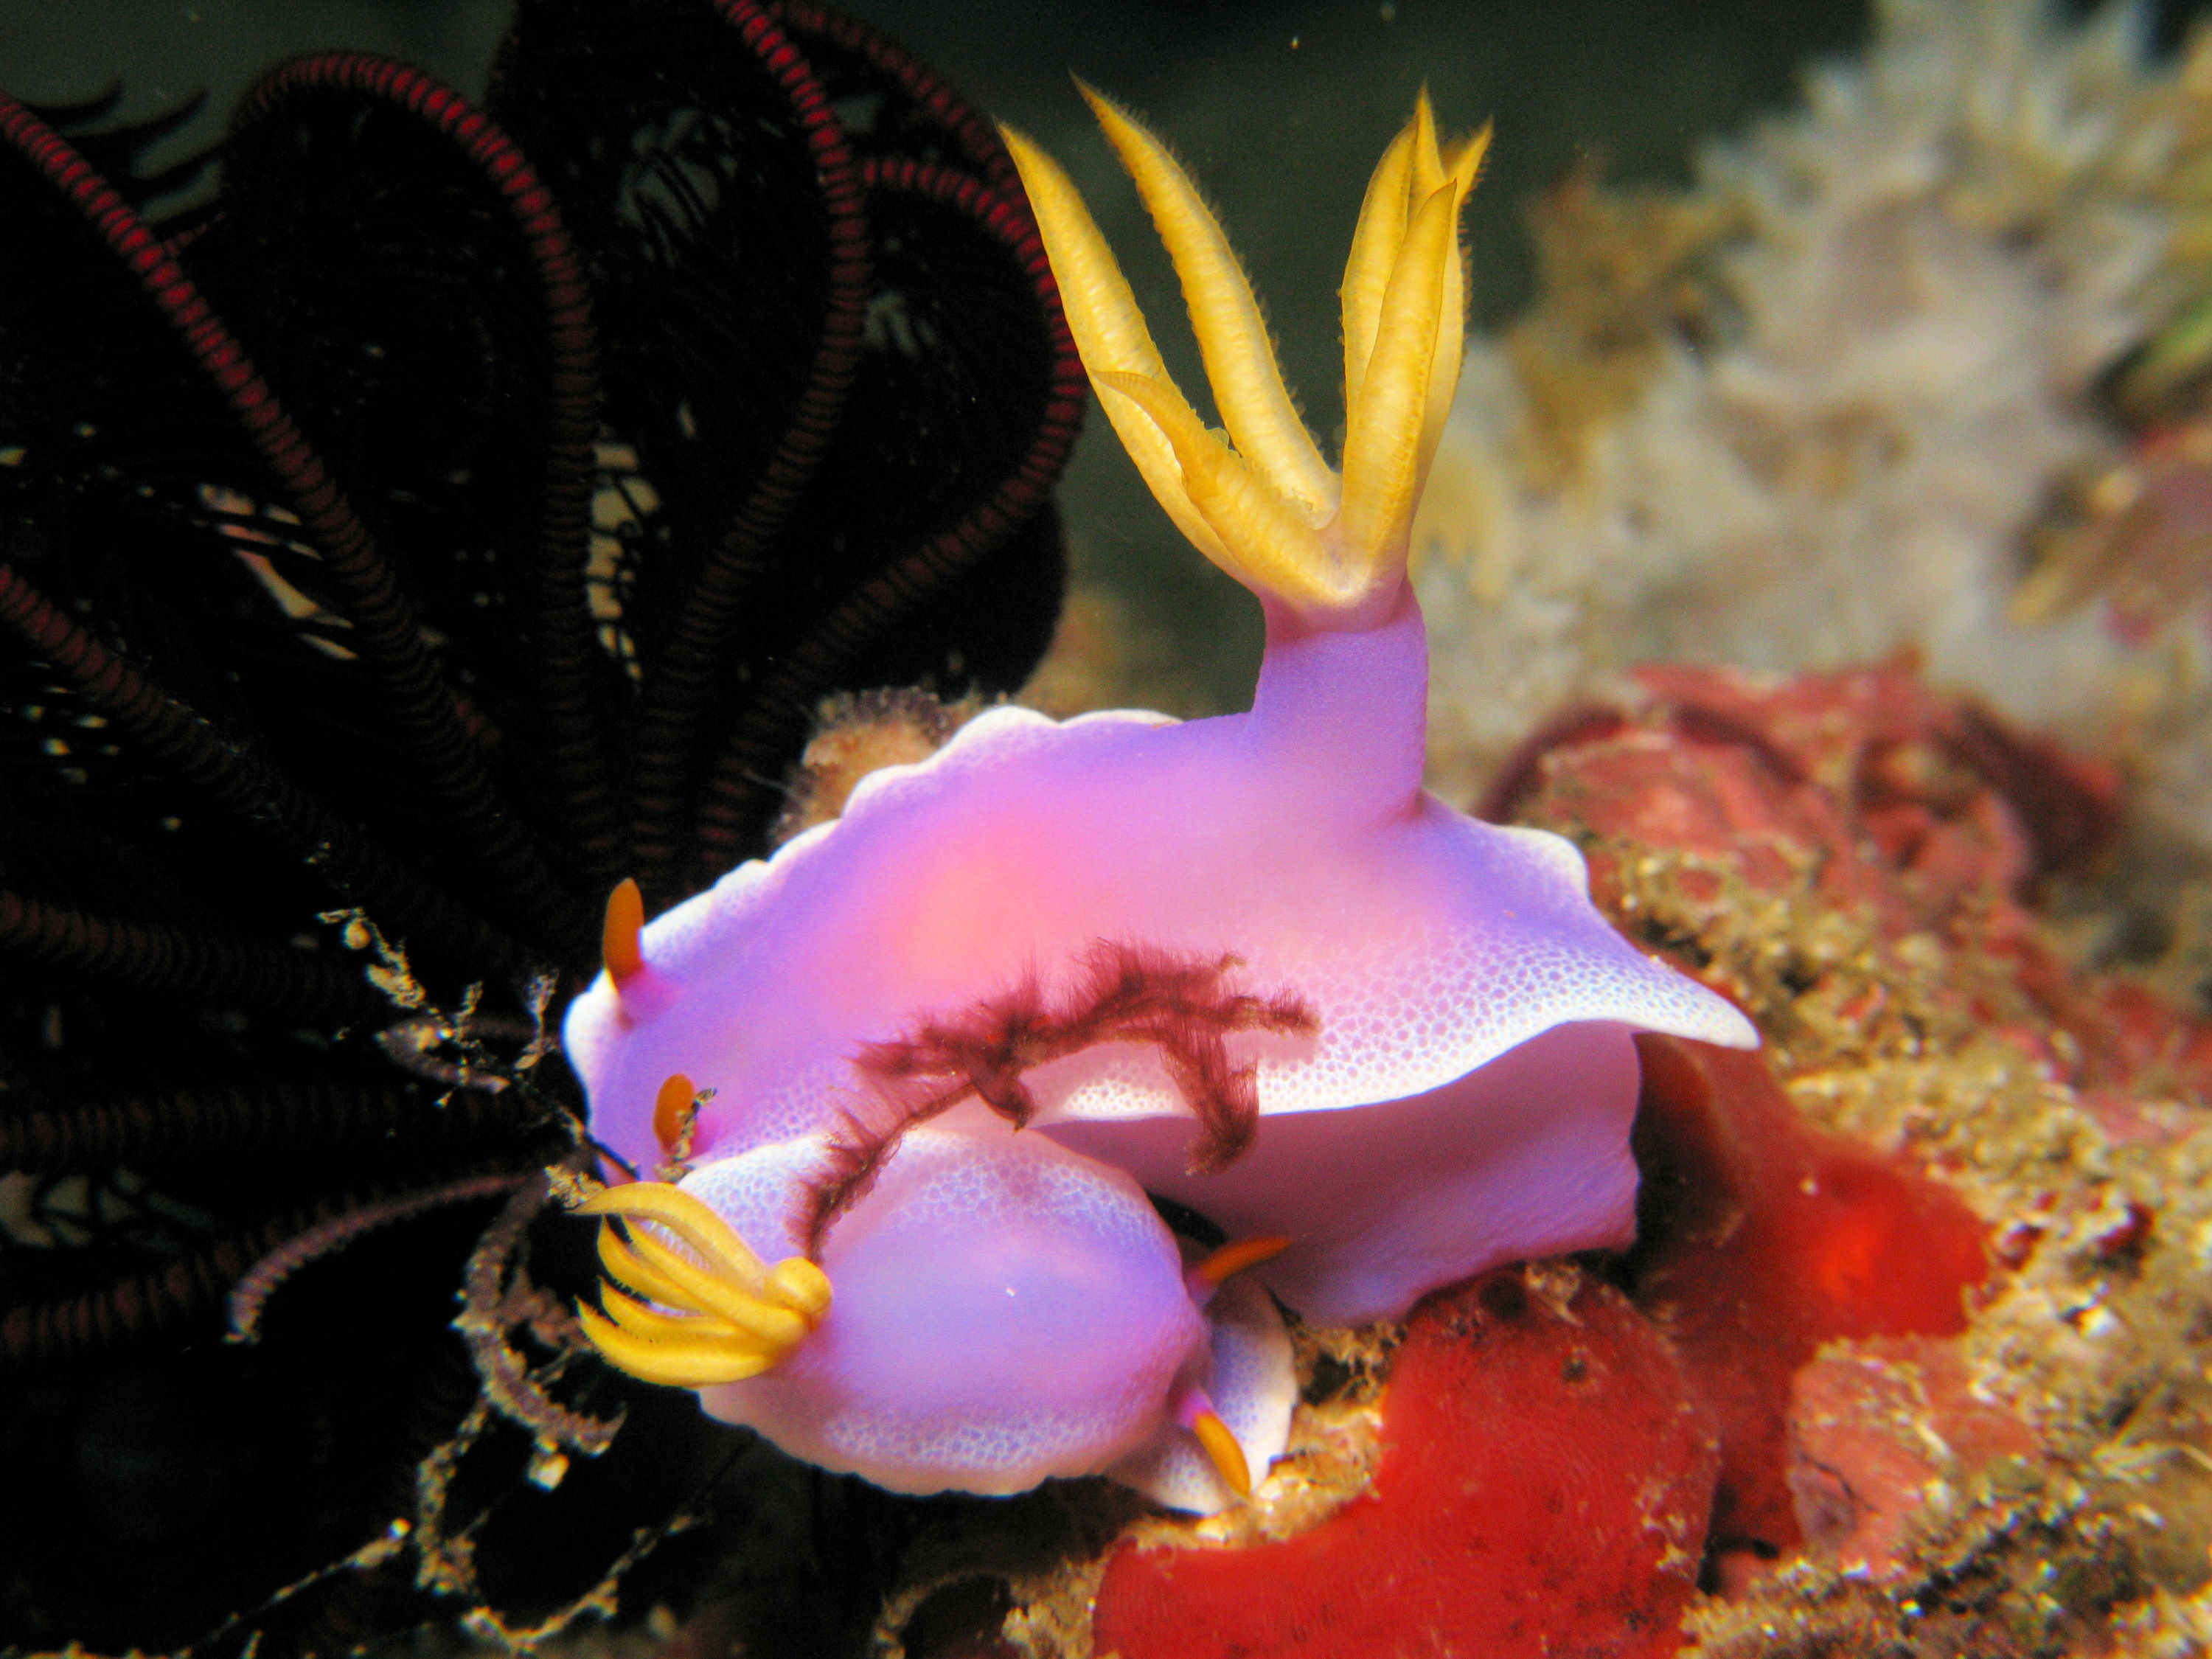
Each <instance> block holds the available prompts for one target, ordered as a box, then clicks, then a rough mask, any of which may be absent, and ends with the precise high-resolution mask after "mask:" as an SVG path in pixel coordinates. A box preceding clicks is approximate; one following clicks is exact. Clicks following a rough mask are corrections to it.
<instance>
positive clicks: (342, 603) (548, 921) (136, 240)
mask: <svg viewBox="0 0 2212 1659" xmlns="http://www.w3.org/2000/svg"><path fill="white" fill-rule="evenodd" d="M0 143H5V144H7V145H8V146H9V147H10V148H11V149H15V151H16V152H17V153H18V154H19V155H21V156H22V157H23V158H24V159H25V160H26V161H28V162H29V163H30V164H31V165H32V167H34V168H35V169H36V170H37V172H38V173H39V174H40V177H41V178H42V179H45V180H46V183H47V184H48V185H50V186H51V187H52V189H54V190H55V191H57V192H58V193H59V194H60V195H61V196H62V197H64V199H65V200H66V201H67V202H68V203H69V204H70V206H71V207H72V208H74V209H75V210H76V212H77V213H79V214H80V215H81V216H82V217H83V218H84V220H85V221H86V222H87V223H88V225H89V226H90V227H91V228H92V229H93V231H94V233H95V234H97V235H98V236H99V237H100V240H101V241H103V242H104V243H106V246H107V248H108V251H109V252H112V254H113V255H114V256H115V257H116V258H118V259H119V260H121V261H122V262H123V264H124V265H125V268H126V269H127V270H129V271H130V272H131V276H132V277H133V278H134V279H135V280H136V282H137V284H138V286H139V289H140V290H141V291H142V292H143V294H144V295H146V297H147V299H148V300H149V301H150V302H151V303H152V304H153V306H154V307H155V310H156V311H158V312H159V313H160V314H161V317H162V319H163V320H164V321H166V322H167V324H168V325H169V327H170V329H171V330H172V331H173V332H174V333H175V334H176V336H177V337H178V339H179V341H180V342H181V343H182V344H183V346H184V348H185V352H186V353H187V355H188V356H190V357H191V361H192V362H193V363H194V364H195V365H197V368H199V370H200V372H201V373H203V374H205V375H206V376H207V378H208V379H209V380H210V381H212V382H213V383H214V385H215V386H216V390H217V391H218V392H221V393H222V398H223V399H224V401H225V402H226V403H227V404H228V405H229V407H230V410H231V413H232V414H233V416H235V417H236V419H237V421H238V422H239V424H240V428H242V429H243V430H244V432H245V433H246V436H247V438H248V439H249V440H250V441H251V442H252V445H253V447H254V448H255V450H256V451H257V452H258V454H259V455H260V457H261V459H262V460H263V462H264V464H265V465H267V466H268V467H269V469H270V472H271V473H272V475H274V477H276V481H277V483H278V484H279V485H280V487H281V488H282V489H283V492H284V495H285V497H286V500H287V502H288V504H289V507H291V509H292V510H293V511H294V512H295V513H297V514H298V515H299V517H300V520H301V529H302V531H303V532H304V533H305V535H306V537H307V539H308V540H309V541H311V542H312V543H313V544H314V546H315V549H316V550H317V551H318V552H319V554H320V555H321V556H322V560H323V565H324V568H325V571H326V572H327V573H328V574H329V575H330V578H331V585H332V588H333V591H334V592H335V593H336V595H337V599H338V604H339V607H340V609H341V610H343V612H344V613H345V615H346V617H347V619H348V620H349V621H350V622H351V623H352V624H353V632H352V633H351V634H350V635H349V636H348V644H349V647H352V648H353V649H354V650H355V651H356V653H358V654H359V655H360V656H361V657H362V659H363V660H364V661H366V662H368V663H369V664H371V665H373V666H374V670H375V671H376V673H377V675H378V677H379V678H380V680H381V682H382V683H383V686H384V689H385V692H386V696H387V697H388V698H389V699H390V715H391V720H392V724H393V725H394V726H396V727H397V728H398V730H399V731H401V732H404V734H405V736H406V738H407V740H408V744H409V747H410V749H411V750H413V751H414V755H415V757H416V762H417V763H418V765H419V766H420V769H421V776H422V781H423V782H424V783H425V784H426V785H427V786H428V789H429V791H430V792H431V793H433V794H434V795H435V796H436V797H437V798H438V799H440V800H441V802H442V803H443V805H445V806H446V808H447V811H448V812H449V813H450V815H451V817H452V819H453V823H454V827H455V829H456V832H457V833H456V835H455V836H454V840H455V841H456V842H457V843H458V844H459V845H462V846H465V847H467V848H470V849H471V851H472V852H473V853H474V854H476V863H477V867H478V869H479V870H480V871H481V872H483V874H484V875H485V876H486V877H488V878H489V879H490V881H491V882H493V883H494V884H496V886H497V887H498V889H499V890H500V896H501V898H502V899H503V900H504V901H505V902H506V906H507V907H508V908H513V910H514V911H515V912H516V913H517V914H518V915H520V916H522V917H526V918H527V919H528V920H529V921H530V922H531V924H532V926H533V927H535V928H537V929H539V930H541V931H542V932H543V933H544V934H545V935H546V936H547V937H548V938H549V939H554V940H558V941H560V942H561V943H562V945H568V944H569V943H570V942H571V941H572V940H574V939H577V938H579V937H587V936H588V934H587V932H586V933H581V934H580V932H579V927H580V912H579V911H578V909H577V906H576V903H575V901H574V896H573V895H571V894H570V893H568V890H566V888H565V887H564V886H563V884H562V883H561V881H560V880H559V878H557V877H556V875H555V874H554V872H553V870H552V868H551V866H550V865H548V864H547V863H546V861H545V860H544V855H543V854H541V853H540V852H539V851H538V848H537V847H536V845H535V844H534V843H533V842H532V840H531V838H530V836H529V834H528V832H527V831H526V829H524V827H523V826H522V824H521V823H519V822H518V821H517V820H516V819H515V818H514V817H513V815H512V814H511V813H509V812H508V811H506V810H505V808H504V807H503V806H502V805H501V802H500V799H499V797H498V793H497V792H496V790H495V788H494V787H493V785H492V782H491V780H490V778H489V775H487V774H486V772H485V770H484V768H483V757H482V756H481V754H480V753H479V752H478V751H477V745H476V743H475V741H474V740H473V739H472V738H471V737H470V736H469V734H468V733H467V732H466V731H465V729H464V728H463V727H462V725H461V722H460V718H459V712H458V704H457V700H456V698H455V696H454V694H453V688H452V687H451V686H450V685H448V684H447V683H446V681H445V678H444V676H443V675H441V673H440V672H439V670H438V666H437V665H436V663H435V661H433V660H432V659H431V656H430V653H429V651H428V647H426V646H425V644H424V642H423V639H422V626H421V623H419V621H418V620H417V619H416V614H415V607H414V606H413V605H411V604H410V602H409V600H408V599H407V596H406V595H405V594H404V592H401V591H400V588H399V585H398V579H397V578H396V577H395V575H394V574H393V572H392V566H391V563H390V562H389V561H387V560H386V558H385V557H384V556H383V555H382V554H381V553H380V551H379V550H378V549H377V546H376V544H375V542H374V539H373V538H371V537H370V535H369V533H368V527H367V526H365V525H363V524H362V521H361V519H360V516H359V515H358V514H357V513H355V511H354V509H353V507H352V504H351V503H350V502H349V501H347V499H346V496H345V494H344V492H343V490H342V489H339V487H338V484H337V480H336V479H334V478H333V477H331V473H330V470H329V469H328V468H327V467H326V466H325V465H324V464H323V460H322V458H321V457H320V456H319V455H318V454H316V453H315V452H314V450H313V447H311V446H310V445H309V444H308V442H307V438H306V436H305V435H303V434H302V433H301V430H300V428H299V427H298V425H297V424H296V423H295V422H294V421H293V419H292V416H291V415H290V414H289V412H288V411H287V410H286V409H285V408H284V405H283V404H282V403H281V402H279V401H278V399H277V398H276V393H275V392H273V391H272V390H271V389H270V386H269V383H268V382H267V381H266V380H263V379H262V378H261V374H260V372H259V371H258V369H257V368H255V367H254V366H253V363H252V360H251V359H250V358H248V357H247V356H246V352H245V350H244V349H243V348H242V347H241V346H240V344H239V343H238V339H237V337H236V336H234V334H232V333H231V331H230V330H229V329H228V327H227V326H225V325H224V323H223V321H222V319H221V318H220V317H218V316H216V313H215V311H214V308H213V307H210V305H209V304H208V302H207V301H206V299H205V298H204V296H203V295H201V293H200V291H199V288H198V286H197V284H196V283H194V282H193V281H192V279H191V277H190V276H186V275H185V270H184V267H183V266H181V265H179V264H178V263H177V260H176V258H175V257H174V255H173V254H172V253H171V252H170V251H169V249H168V247H167V246H166V245H165V244H164V243H163V242H162V240H161V238H160V237H159V236H157V235H155V233H154V232H153V230H152V229H151V228H149V226H148V225H147V224H146V222H145V221H144V220H143V219H141V218H140V217H139V216H138V215H137V212H135V211H134V210H132V209H131V204H129V203H127V202H125V200H124V199H123V197H122V196H121V195H120V194H118V192H117V191H116V190H115V188H114V187H113V186H112V185H110V184H109V183H108V182H107V181H106V179H102V178H101V177H100V174H99V173H97V172H96V171H94V168H93V167H92V164H91V163H90V162H88V161H86V160H85V159H84V157H83V156H82V155H79V154H78V153H77V151H76V148H75V147H74V146H73V145H71V144H70V143H69V141H68V140H67V139H65V138H64V137H62V136H61V135H60V134H59V133H58V132H56V131H54V130H53V129H52V127H50V126H48V125H46V123H45V122H44V121H42V120H40V118H38V116H37V115H36V114H34V113H33V112H32V111H31V110H29V109H28V108H27V107H26V106H23V105H22V104H21V103H19V102H17V101H16V100H15V99H13V98H10V97H8V96H7V95H6V94H0Z"/></svg>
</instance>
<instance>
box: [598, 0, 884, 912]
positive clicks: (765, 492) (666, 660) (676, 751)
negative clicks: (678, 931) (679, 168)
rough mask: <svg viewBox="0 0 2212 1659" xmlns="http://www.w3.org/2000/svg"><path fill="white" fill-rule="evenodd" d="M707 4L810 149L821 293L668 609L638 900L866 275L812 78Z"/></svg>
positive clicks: (638, 812) (673, 847) (865, 250)
mask: <svg viewBox="0 0 2212 1659" xmlns="http://www.w3.org/2000/svg"><path fill="white" fill-rule="evenodd" d="M714 9H715V10H716V11H717V12H718V13H719V14H720V15H721V16H722V18H723V19H724V20H725V21H727V22H728V23H729V24H730V26H731V27H732V28H734V29H735V30H737V32H738V35H739V37H740V38H741V39H742V40H744V44H745V46H746V47H747V49H748V50H749V51H750V52H753V53H754V55H755V56H757V58H759V59H760V60H761V63H762V64H763V65H764V66H765V67H766V69H767V70H768V71H769V75H770V76H772V77H773V78H774V80H775V83H776V85H777V86H778V87H779V88H781V90H782V92H783V94H784V96H785V97H786V98H787V99H788V100H789V101H790V104H791V107H792V110H793V113H794V114H795V115H796V116H797V118H798V120H799V129H800V131H801V132H802V133H803V134H804V135H805V141H806V144H807V147H808V149H809V150H810V151H811V153H812V155H813V159H814V164H815V167H816V170H817V173H818V175H819V178H820V182H821V189H822V199H823V204H824V206H825V208H826V209H827V211H828V215H829V269H828V270H827V272H826V273H825V275H826V279H827V286H828V296H827V301H826V304H825V307H824V310H823V319H822V331H821V336H820V337H819V339H818V340H817V342H816V344H815V349H814V360H813V362H812V364H811V367H810V368H809V369H808V371H807V376H806V380H805V385H804V386H803V387H802V388H801V390H800V392H799V398H798V401H797V402H796V403H795V404H793V407H792V410H791V412H790V415H789V416H788V418H787V424H786V427H785V430H784V435H783V437H782V440H781V441H780V442H779V443H778V444H777V446H776V448H775V453H774V454H773V455H772V456H770V457H769V462H768V465H767V466H766V467H765V468H764V469H763V471H762V473H761V476H760V477H759V478H758V480H757V482H756V483H754V485H753V488H752V491H751V493H750V495H748V496H747V497H746V499H745V502H744V506H743V507H740V508H738V513H737V516H736V517H735V518H734V519H733V520H732V521H731V523H730V525H729V526H728V527H727V528H726V530H725V531H724V532H723V533H722V535H721V537H720V540H719V541H718V543H717V544H716V545H715V547H714V550H713V551H712V552H711V553H710V554H709V556H708V557H707V558H706V559H705V560H704V561H702V563H701V566H700V568H699V572H698V574H697V576H696V579H695V580H694V581H693V583H692V586H691V590H690V592H688V593H686V594H685V595H684V599H683V601H682V603H681V604H679V605H677V606H676V608H675V611H674V615H675V617H676V623H675V627H674V629H673V631H672V632H671V635H670V636H669V638H668V640H667V641H666V642H665V645H664V646H663V647H662V650H661V652H660V653H659V659H658V660H657V661H656V663H655V665H654V670H653V677H652V679H651V681H650V682H649V683H648V684H647V688H646V696H645V708H644V712H643V715H642V718H641V722H640V726H639V733H638V742H637V763H636V770H635V774H634V781H633V784H632V793H633V795H634V798H635V820H634V823H635V829H634V845H635V850H636V854H637V860H638V870H637V876H638V879H639V881H640V883H641V885H642V886H643V887H644V889H645V890H646V893H647V896H648V898H650V899H653V900H655V901H660V902H665V901H666V900H667V899H669V898H671V897H674V896H677V892H676V890H677V888H678V886H679V885H680V884H681V882H682V879H683V875H682V872H681V871H680V870H679V869H678V861H679V859H680V858H681V856H682V852H683V849H682V848H681V846H680V844H679V841H678V837H679V836H680V835H681V833H682V830H683V827H684V817H685V814H686V812H687V811H688V810H689V809H690V794H689V790H688V787H687V780H688V777H689V775H690V764H691V762H692V759H693V752H694V750H695V748H696V743H697V738H698V725H699V719H700V714H701V711H702V708H703V707H704V705H705V699H706V695H707V690H708V685H709V684H710V683H711V681H712V678H713V673H714V665H715V660H716V658H717V655H718V653H720V650H721V647H723V645H724V644H725V642H726V641H727V640H728V638H729V635H730V630H731V629H732V626H733V625H734V624H735V623H736V621H737V617H738V605H739V604H740V602H741V601H742V600H743V599H744V595H745V593H746V592H747V590H748V589H749V588H750V587H751V586H753V585H754V584H755V583H756V582H757V581H758V580H759V579H760V578H761V577H762V575H763V574H765V573H766V571H767V570H768V568H769V555H770V553H771V550H772V549H773V547H774V544H775V538H776V536H777V534H778V533H779V532H781V530H782V528H783V526H784V524H785V522H786V520H787V519H788V518H789V517H790V514H791V510H792V508H793V506H794V505H795V504H796V503H797V501H798V500H799V493H800V492H801V491H802V490H803V489H805V487H806V484H807V482H808V480H810V479H811V477H813V476H814V472H815V470H816V469H817V467H818V466H819V465H821V463H822V459H823V456H824V455H825V454H826V453H828V451H829V441H830V438H831V436H832V435H833V433H834V432H835V430H836V425H837V422H838V419H839V417H840V416H841V415H842V412H843V410H844V406H845V399H846V396H847V394H848V392H850V390H851V388H852V384H853V376H854V372H855V371H856V370H857V369H858V368H859V367H860V347H861V337H862V331H863V326H864V324H865V322H866V313H867V304H868V295H869V287H870V280H871V279H870V268H871V266H870V258H869V240H868V226H867V219H866V214H865V212H864V211H863V204H862V200H861V186H860V172H859V169H858V168H857V167H856V166H855V165H854V160H853V153H852V149H851V146H850V145H849V144H848V143H847V142H846V137H845V131H844V129H843V128H842V126H840V125H838V122H837V117H836V112H834V111H833V110H832V109H831V108H830V106H829V96H828V94H826V93H824V91H823V88H822V83H821V82H820V81H819V80H817V78H816V76H815V74H814V71H813V70H812V69H811V67H810V66H809V65H808V64H807V62H806V60H805V58H803V57H802V56H801V55H800V54H799V49H798V48H797V47H796V46H793V45H792V43H791V41H790V40H788V39H787V37H786V36H785V34H784V33H783V31H782V30H781V29H780V28H778V27H776V25H775V21H773V20H772V19H771V18H770V17H769V15H768V14H767V13H766V12H764V11H763V10H762V9H761V8H760V7H759V6H758V5H757V4H755V3H753V0H715V5H714Z"/></svg>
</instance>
